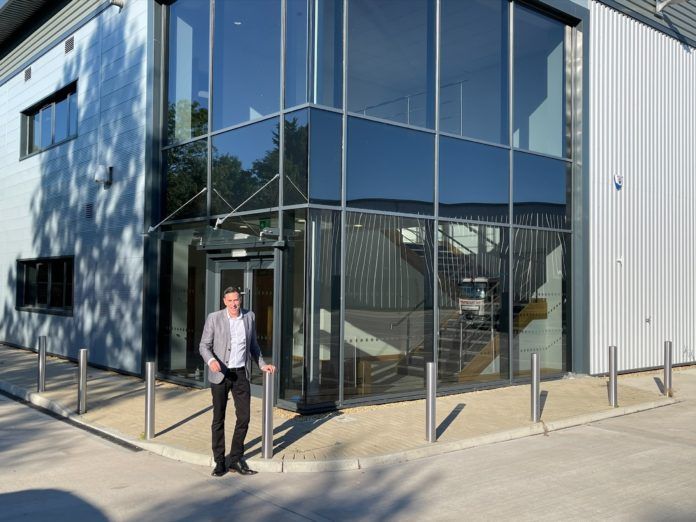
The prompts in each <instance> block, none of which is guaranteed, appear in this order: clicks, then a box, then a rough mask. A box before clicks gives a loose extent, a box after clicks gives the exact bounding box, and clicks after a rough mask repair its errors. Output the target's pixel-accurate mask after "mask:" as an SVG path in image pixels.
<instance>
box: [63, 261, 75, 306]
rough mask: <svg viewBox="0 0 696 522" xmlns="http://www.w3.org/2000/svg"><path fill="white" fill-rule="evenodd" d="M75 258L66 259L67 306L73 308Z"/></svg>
mask: <svg viewBox="0 0 696 522" xmlns="http://www.w3.org/2000/svg"><path fill="white" fill-rule="evenodd" d="M73 265H74V261H73V259H72V258H71V259H68V260H66V261H65V306H66V307H67V308H72V305H73Z"/></svg>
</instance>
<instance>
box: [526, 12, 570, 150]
mask: <svg viewBox="0 0 696 522" xmlns="http://www.w3.org/2000/svg"><path fill="white" fill-rule="evenodd" d="M565 30H566V26H565V25H563V24H562V23H561V22H558V21H556V20H553V19H551V18H548V17H546V16H544V15H542V14H540V13H537V12H535V11H532V10H531V9H526V8H524V7H520V6H519V5H516V6H515V44H514V45H515V49H514V52H515V78H514V80H515V81H514V93H513V95H514V99H515V103H514V107H515V119H514V128H513V145H514V146H515V147H519V148H521V149H527V150H531V151H534V152H541V153H544V154H551V155H554V156H565V155H568V141H569V140H568V137H567V136H566V95H565V81H566V78H565V69H566V66H565V49H564V40H565Z"/></svg>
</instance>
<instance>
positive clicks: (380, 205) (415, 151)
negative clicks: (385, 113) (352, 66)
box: [346, 118, 435, 214]
mask: <svg viewBox="0 0 696 522" xmlns="http://www.w3.org/2000/svg"><path fill="white" fill-rule="evenodd" d="M434 141H435V139H434V136H433V135H432V134H429V133H425V132H419V131H414V130H409V129H404V128H403V127H394V126H391V125H385V124H382V123H375V122H372V121H367V120H363V119H360V118H350V119H349V120H348V143H347V147H348V158H347V167H346V168H347V178H346V182H347V188H346V191H347V196H346V197H347V203H348V205H350V206H353V207H362V208H372V209H380V210H391V211H398V212H414V213H422V214H432V213H433V204H432V203H433V187H434V179H433V165H434Z"/></svg>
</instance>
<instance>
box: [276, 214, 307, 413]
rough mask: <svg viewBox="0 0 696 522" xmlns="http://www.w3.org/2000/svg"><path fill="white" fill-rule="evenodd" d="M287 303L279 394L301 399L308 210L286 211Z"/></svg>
mask: <svg viewBox="0 0 696 522" xmlns="http://www.w3.org/2000/svg"><path fill="white" fill-rule="evenodd" d="M283 216H284V218H283V219H284V221H283V226H284V232H285V238H286V240H287V247H286V249H285V254H284V256H283V262H284V264H283V306H282V316H283V320H282V331H283V334H282V338H281V349H280V351H281V360H280V383H281V384H280V395H279V397H281V398H283V399H286V400H289V401H293V402H298V403H299V402H301V401H302V399H303V394H304V353H305V323H304V317H305V308H304V300H305V228H306V219H307V211H306V210H305V209H301V210H290V211H287V212H285V213H284V215H283Z"/></svg>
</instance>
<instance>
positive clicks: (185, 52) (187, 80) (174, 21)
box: [167, 0, 210, 141]
mask: <svg viewBox="0 0 696 522" xmlns="http://www.w3.org/2000/svg"><path fill="white" fill-rule="evenodd" d="M209 34H210V10H209V7H208V2H204V1H201V0H179V1H177V2H175V3H174V4H172V6H171V7H170V10H169V84H168V102H167V103H168V119H167V135H168V138H169V140H170V141H181V140H187V139H189V138H191V137H193V136H200V135H201V134H203V133H205V132H206V131H207V130H208V100H209V92H208V89H209V88H208V70H209V67H208V61H209V59H208V47H209Z"/></svg>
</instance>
